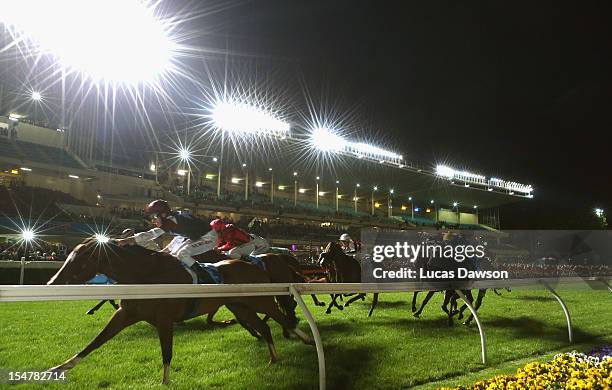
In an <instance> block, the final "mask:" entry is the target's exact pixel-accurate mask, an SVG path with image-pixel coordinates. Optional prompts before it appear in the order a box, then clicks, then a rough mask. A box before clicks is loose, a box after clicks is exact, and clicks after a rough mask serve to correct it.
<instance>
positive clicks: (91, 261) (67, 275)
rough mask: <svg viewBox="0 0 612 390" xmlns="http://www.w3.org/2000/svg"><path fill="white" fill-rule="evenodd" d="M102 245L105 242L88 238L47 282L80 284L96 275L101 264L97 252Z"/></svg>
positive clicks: (71, 253) (49, 283)
mask: <svg viewBox="0 0 612 390" xmlns="http://www.w3.org/2000/svg"><path fill="white" fill-rule="evenodd" d="M101 245H104V244H101V243H100V242H99V241H98V240H96V239H95V238H88V239H86V240H85V241H83V242H82V243H80V244H79V245H77V246H76V247H75V248H74V249H73V250H72V252H70V255H68V258H67V259H66V261H65V262H64V265H62V268H60V269H59V271H57V273H56V274H55V275H53V277H52V278H51V279H50V280H49V281H48V282H47V284H48V285H53V284H80V283H84V282H86V281H88V280H90V279H91V278H93V277H94V276H96V273H97V272H98V265H99V261H98V253H97V252H98V251H99V250H100V249H101V248H100V246H101Z"/></svg>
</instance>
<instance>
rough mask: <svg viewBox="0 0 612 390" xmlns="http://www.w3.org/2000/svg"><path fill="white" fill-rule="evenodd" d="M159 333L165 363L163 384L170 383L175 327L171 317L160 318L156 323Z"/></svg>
mask: <svg viewBox="0 0 612 390" xmlns="http://www.w3.org/2000/svg"><path fill="white" fill-rule="evenodd" d="M155 327H156V328H157V335H158V336H159V344H160V346H161V353H162V363H163V365H164V376H163V379H162V384H164V385H167V384H169V383H170V361H171V360H172V339H173V335H174V329H173V324H172V319H171V318H159V319H158V321H157V322H156V323H155Z"/></svg>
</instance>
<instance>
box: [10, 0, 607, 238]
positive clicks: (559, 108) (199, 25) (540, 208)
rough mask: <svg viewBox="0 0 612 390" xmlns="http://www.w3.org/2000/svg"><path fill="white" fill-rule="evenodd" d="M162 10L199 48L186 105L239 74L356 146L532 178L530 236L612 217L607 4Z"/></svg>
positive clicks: (185, 89)
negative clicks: (573, 220)
mask: <svg viewBox="0 0 612 390" xmlns="http://www.w3.org/2000/svg"><path fill="white" fill-rule="evenodd" d="M608 3H609V2H608ZM598 4H600V5H598ZM161 7H162V9H161V11H163V12H162V13H163V14H164V15H166V16H170V17H172V16H175V17H177V18H178V19H183V20H184V22H182V23H181V24H180V25H179V27H178V30H177V31H178V32H179V33H180V34H182V37H183V42H182V43H184V44H186V45H189V46H190V47H193V48H197V50H195V53H196V54H192V55H191V56H186V57H182V58H180V59H179V60H180V61H181V63H182V64H184V65H185V66H186V67H187V68H188V69H189V72H190V73H191V74H193V75H196V76H195V77H194V79H195V80H197V81H198V82H199V83H201V85H200V86H198V87H194V86H193V85H192V84H193V83H191V82H190V81H189V80H182V82H181V86H182V88H180V89H179V91H178V93H176V95H177V96H179V95H180V97H179V99H177V103H178V105H179V106H181V107H182V108H181V109H186V110H187V111H188V110H189V107H190V106H192V105H194V104H197V103H198V99H199V96H200V95H201V91H202V89H206V84H207V83H209V80H210V78H211V76H210V75H211V74H213V76H212V77H213V78H219V76H221V77H220V78H221V79H222V78H223V75H224V72H225V70H227V69H230V76H231V75H232V74H233V75H237V76H238V77H240V78H242V79H243V82H246V84H249V83H250V81H249V80H250V79H253V80H255V81H257V82H261V81H262V80H264V83H265V84H266V88H268V89H269V93H270V94H271V95H278V96H279V97H280V99H282V100H283V101H286V102H287V107H285V108H287V109H288V110H289V111H292V112H291V113H290V115H292V118H291V119H293V120H295V119H296V118H295V117H296V115H295V113H296V112H299V111H302V114H301V115H302V117H303V111H304V110H305V107H306V106H307V104H306V100H307V98H308V99H312V101H313V102H316V103H314V106H315V107H316V108H320V107H325V109H326V110H331V111H334V112H336V113H340V114H339V116H341V117H342V118H343V119H344V120H343V121H341V122H342V126H346V127H351V129H350V132H352V134H351V136H352V137H353V136H354V137H360V136H366V137H367V138H368V139H369V140H371V141H372V142H373V143H375V144H378V145H380V146H384V147H387V148H388V149H391V150H394V151H397V152H400V153H402V154H403V155H404V157H405V159H406V160H408V161H417V162H420V163H428V164H431V165H432V166H434V165H435V164H436V163H440V162H442V163H446V164H448V165H450V166H453V167H456V168H460V169H466V170H469V171H472V172H476V173H481V174H484V175H486V176H487V177H501V178H504V179H507V180H516V181H519V182H522V183H525V184H532V185H533V186H534V187H535V194H534V195H535V199H533V200H529V201H521V202H520V203H519V204H518V205H517V206H516V207H514V208H511V209H510V210H509V211H508V212H506V213H505V214H504V215H503V219H504V220H505V221H506V222H509V224H508V225H507V226H515V227H516V226H520V224H516V223H512V220H513V217H514V219H515V220H526V219H527V220H528V219H532V220H534V219H539V220H546V219H547V218H550V215H555V214H558V213H559V212H560V211H568V212H569V211H570V210H571V212H572V213H583V214H585V213H586V214H592V212H593V208H594V207H603V208H604V209H605V210H606V211H607V212H608V215H610V210H612V201H611V200H612V185H610V174H609V168H610V167H611V166H612V164H611V161H610V160H611V159H610V158H609V152H608V149H609V145H610V142H609V138H610V137H609V134H610V128H611V122H612V116H611V115H610V114H609V113H610V109H609V107H611V106H612V79H611V77H610V69H612V32H611V31H610V30H611V27H610V25H611V24H610V17H609V16H610V15H611V13H610V8H611V7H610V6H609V5H608V4H606V2H601V3H595V2H590V1H587V2H568V3H561V2H558V1H549V2H545V1H538V2H517V1H492V2H491V1H483V2H461V1H448V2H437V1H426V2H407V1H385V2H380V1H378V2H376V1H368V2H365V1H355V0H352V1H348V0H346V1H344V0H343V1H315V0H308V1H287V0H266V1H264V0H261V1H242V2H237V1H230V2H228V1H227V0H226V1H195V0H176V1H164V2H161ZM185 16H188V18H185ZM109 28H112V23H110V24H109ZM2 64H8V63H5V62H3V63H2ZM7 66H8V65H7ZM13 67H14V68H11V69H8V68H6V69H5V71H4V72H0V73H1V74H2V75H3V77H2V78H3V81H4V82H6V83H7V85H10V83H11V81H10V80H8V79H9V78H7V77H6V76H7V74H15V75H16V76H15V80H16V81H15V83H14V87H12V88H13V89H15V90H19V89H20V88H21V85H22V84H21V83H23V77H22V76H20V75H23V74H27V77H33V75H36V72H26V71H25V70H23V69H22V68H24V67H21V68H20V63H19V62H16V63H15V64H14V65H13ZM20 69H21V70H20ZM207 72H208V73H207ZM211 72H212V73H211ZM225 74H227V73H225ZM207 77H208V79H207ZM245 80H246V81H245ZM229 81H230V82H231V77H230V80H229ZM9 89H10V88H9ZM175 92H176V91H175ZM26 98H27V96H26ZM181 99H184V100H183V101H180V100H181ZM200 100H201V99H200ZM5 108H7V107H5ZM8 108H11V107H8ZM118 110H120V111H121V110H122V104H118ZM156 112H157V114H159V113H160V112H163V109H156V108H152V109H151V110H150V112H149V113H148V114H150V115H151V117H152V118H153V119H152V122H153V123H152V124H153V127H154V128H155V129H156V131H157V129H162V130H161V131H164V130H163V129H168V128H171V127H173V126H174V127H175V128H180V124H178V125H177V124H176V123H175V124H171V123H168V122H167V121H166V122H165V123H164V121H163V118H162V117H161V116H159V115H158V116H157V119H156V116H155V115H156ZM135 117H136V116H135V115H134V112H133V111H132V110H131V109H125V110H124V112H123V113H122V112H119V113H118V114H117V118H123V119H118V122H119V124H118V125H117V127H118V129H117V134H120V135H121V137H118V138H117V139H119V141H120V142H121V145H119V146H120V147H121V148H123V149H125V150H124V152H125V153H126V154H127V153H131V152H132V150H133V148H132V146H131V145H130V144H131V143H130V142H128V139H129V138H130V135H131V136H132V137H131V138H132V140H133V142H135V143H136V144H142V138H143V135H142V133H139V132H138V131H136V129H139V128H142V127H143V126H142V124H139V123H137V122H138V121H137V120H134V119H133V118H135ZM299 117H300V116H299V115H298V119H297V121H298V122H299V121H300V120H299ZM166 120H167V119H166ZM130 128H133V129H132V130H134V131H130ZM105 131H108V130H105ZM354 137H353V138H354ZM101 138H102V137H101ZM145 138H146V137H145ZM132 144H133V143H132ZM149 148H150V147H149ZM115 150H118V149H115ZM149 150H150V149H149ZM544 211H545V212H544ZM529 215H532V216H533V218H527V217H528V216H529ZM506 216H508V217H506Z"/></svg>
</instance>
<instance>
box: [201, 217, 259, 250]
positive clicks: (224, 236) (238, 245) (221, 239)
mask: <svg viewBox="0 0 612 390" xmlns="http://www.w3.org/2000/svg"><path fill="white" fill-rule="evenodd" d="M210 227H212V229H213V231H215V232H217V243H216V246H217V249H218V250H220V251H223V252H225V253H226V254H227V256H228V257H230V258H232V259H240V258H241V257H242V256H255V255H261V254H264V253H266V252H267V251H268V250H269V249H270V245H269V244H268V242H267V241H266V240H265V239H263V238H262V237H259V236H257V235H255V234H249V233H247V232H246V231H244V230H242V229H240V228H239V227H238V226H236V225H232V224H231V223H230V224H225V222H223V221H222V220H220V219H215V220H213V221H212V222H211V223H210Z"/></svg>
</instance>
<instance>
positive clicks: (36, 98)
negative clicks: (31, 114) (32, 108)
mask: <svg viewBox="0 0 612 390" xmlns="http://www.w3.org/2000/svg"><path fill="white" fill-rule="evenodd" d="M30 97H31V98H32V100H34V101H35V102H39V101H41V100H42V94H41V93H40V92H38V91H32V95H30Z"/></svg>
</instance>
